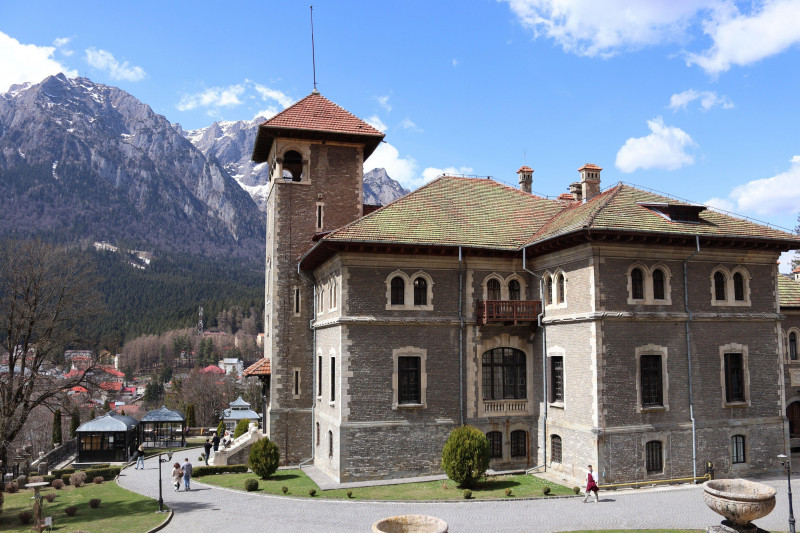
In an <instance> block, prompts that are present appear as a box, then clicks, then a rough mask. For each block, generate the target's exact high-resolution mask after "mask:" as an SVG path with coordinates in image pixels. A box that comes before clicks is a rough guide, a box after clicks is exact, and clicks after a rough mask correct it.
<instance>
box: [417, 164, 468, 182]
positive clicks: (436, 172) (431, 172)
mask: <svg viewBox="0 0 800 533" xmlns="http://www.w3.org/2000/svg"><path fill="white" fill-rule="evenodd" d="M473 172H474V171H473V169H472V168H471V167H458V168H456V167H445V168H435V167H428V168H426V169H425V170H423V171H422V179H423V181H424V182H425V183H427V182H429V181H432V180H434V179H436V178H438V177H439V176H461V175H465V174H466V175H468V174H472V173H473Z"/></svg>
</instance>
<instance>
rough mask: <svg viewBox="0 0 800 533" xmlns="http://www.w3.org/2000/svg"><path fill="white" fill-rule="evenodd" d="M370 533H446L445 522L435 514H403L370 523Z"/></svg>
mask: <svg viewBox="0 0 800 533" xmlns="http://www.w3.org/2000/svg"><path fill="white" fill-rule="evenodd" d="M372 533H447V522H445V521H444V520H442V519H441V518H436V517H435V516H428V515H423V514H403V515H398V516H390V517H389V518H382V519H380V520H378V521H377V522H375V523H374V524H372Z"/></svg>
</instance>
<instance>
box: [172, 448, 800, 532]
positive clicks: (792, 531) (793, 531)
mask: <svg viewBox="0 0 800 533" xmlns="http://www.w3.org/2000/svg"><path fill="white" fill-rule="evenodd" d="M162 455H163V454H160V453H159V454H158V512H159V513H163V512H164V498H162V497H161V463H168V462H170V461H171V460H172V452H167V458H166V459H162V458H161V456H162ZM792 533H794V531H792Z"/></svg>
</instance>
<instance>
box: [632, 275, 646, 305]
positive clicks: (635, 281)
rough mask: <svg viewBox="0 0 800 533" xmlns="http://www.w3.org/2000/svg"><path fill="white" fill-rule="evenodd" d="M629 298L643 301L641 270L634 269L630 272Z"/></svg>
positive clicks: (642, 276)
mask: <svg viewBox="0 0 800 533" xmlns="http://www.w3.org/2000/svg"><path fill="white" fill-rule="evenodd" d="M631 298H633V299H634V300H644V274H643V273H642V269H641V268H634V269H633V270H632V271H631Z"/></svg>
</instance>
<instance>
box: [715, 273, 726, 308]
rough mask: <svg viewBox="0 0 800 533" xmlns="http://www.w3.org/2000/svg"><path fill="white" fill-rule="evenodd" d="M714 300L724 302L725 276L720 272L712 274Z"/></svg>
mask: <svg viewBox="0 0 800 533" xmlns="http://www.w3.org/2000/svg"><path fill="white" fill-rule="evenodd" d="M714 299H715V300H718V301H720V302H724V301H725V299H726V298H725V274H723V273H722V272H716V273H714Z"/></svg>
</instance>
